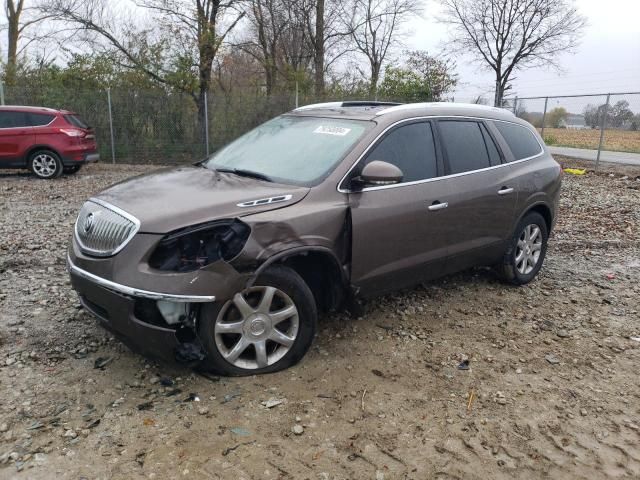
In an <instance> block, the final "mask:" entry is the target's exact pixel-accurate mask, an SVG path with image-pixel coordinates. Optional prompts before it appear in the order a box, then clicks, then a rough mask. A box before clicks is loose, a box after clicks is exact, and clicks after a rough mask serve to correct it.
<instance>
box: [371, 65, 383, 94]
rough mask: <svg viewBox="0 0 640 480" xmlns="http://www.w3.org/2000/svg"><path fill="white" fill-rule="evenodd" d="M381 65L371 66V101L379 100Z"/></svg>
mask: <svg viewBox="0 0 640 480" xmlns="http://www.w3.org/2000/svg"><path fill="white" fill-rule="evenodd" d="M380 66H381V65H380V64H378V63H372V64H371V83H370V84H369V97H370V98H369V100H378V81H379V80H380Z"/></svg>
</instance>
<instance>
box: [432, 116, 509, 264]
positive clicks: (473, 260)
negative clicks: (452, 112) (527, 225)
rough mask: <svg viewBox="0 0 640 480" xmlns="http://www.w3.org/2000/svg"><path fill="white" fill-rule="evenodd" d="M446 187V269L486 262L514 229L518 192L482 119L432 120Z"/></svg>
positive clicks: (496, 256) (497, 255)
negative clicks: (443, 165)
mask: <svg viewBox="0 0 640 480" xmlns="http://www.w3.org/2000/svg"><path fill="white" fill-rule="evenodd" d="M437 125H438V131H439V138H440V142H441V145H442V151H443V155H444V160H445V173H446V175H447V177H446V178H445V179H443V180H442V181H444V182H446V183H447V186H448V196H447V200H446V201H447V203H448V207H447V210H448V215H447V217H446V221H447V225H446V231H447V237H448V243H449V259H448V260H447V268H446V270H447V272H455V271H459V270H462V269H465V268H468V267H471V266H474V265H479V264H491V263H493V262H495V261H497V260H498V259H499V258H500V257H501V255H502V254H503V253H504V248H505V243H506V240H507V239H508V237H509V236H510V235H511V231H512V228H513V222H514V216H515V206H516V201H517V191H516V188H515V183H516V182H515V179H514V178H513V173H512V171H511V169H510V168H509V165H507V164H505V163H503V155H502V153H501V152H500V150H499V149H498V147H497V146H496V145H497V144H496V141H495V138H494V136H493V135H492V134H491V133H490V131H489V129H488V128H487V126H486V125H485V124H484V122H483V121H481V120H474V119H457V118H451V119H442V120H439V121H438V122H437Z"/></svg>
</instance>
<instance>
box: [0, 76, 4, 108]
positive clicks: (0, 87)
mask: <svg viewBox="0 0 640 480" xmlns="http://www.w3.org/2000/svg"><path fill="white" fill-rule="evenodd" d="M0 105H4V83H3V82H2V80H0Z"/></svg>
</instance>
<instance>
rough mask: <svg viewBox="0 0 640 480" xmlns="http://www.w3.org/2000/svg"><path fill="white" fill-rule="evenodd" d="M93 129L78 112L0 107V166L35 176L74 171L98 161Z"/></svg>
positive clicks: (51, 176) (98, 156)
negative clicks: (20, 170) (25, 171)
mask: <svg viewBox="0 0 640 480" xmlns="http://www.w3.org/2000/svg"><path fill="white" fill-rule="evenodd" d="M99 159H100V154H99V153H98V152H97V145H96V137H95V135H94V133H93V129H92V128H91V127H90V126H89V125H87V123H86V122H85V121H84V120H82V118H80V117H79V116H78V115H77V114H75V113H73V112H69V111H66V110H53V109H51V108H43V107H13V106H7V107H0V168H29V169H30V170H31V171H32V172H33V173H34V174H35V175H36V177H38V178H47V179H49V178H57V177H59V176H60V175H62V173H63V172H64V173H76V172H77V171H78V170H80V167H81V166H82V165H83V164H85V163H89V162H97V161H98V160H99Z"/></svg>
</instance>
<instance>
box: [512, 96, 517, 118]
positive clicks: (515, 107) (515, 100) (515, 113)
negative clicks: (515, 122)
mask: <svg viewBox="0 0 640 480" xmlns="http://www.w3.org/2000/svg"><path fill="white" fill-rule="evenodd" d="M513 114H514V115H516V116H517V115H518V97H517V96H516V98H515V99H514V100H513Z"/></svg>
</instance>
